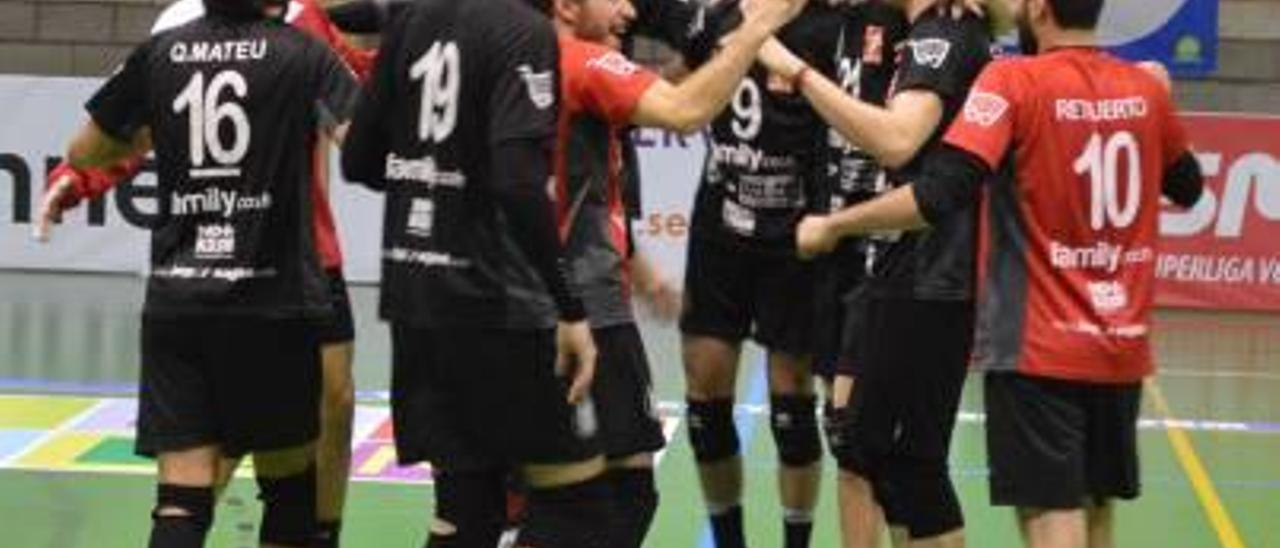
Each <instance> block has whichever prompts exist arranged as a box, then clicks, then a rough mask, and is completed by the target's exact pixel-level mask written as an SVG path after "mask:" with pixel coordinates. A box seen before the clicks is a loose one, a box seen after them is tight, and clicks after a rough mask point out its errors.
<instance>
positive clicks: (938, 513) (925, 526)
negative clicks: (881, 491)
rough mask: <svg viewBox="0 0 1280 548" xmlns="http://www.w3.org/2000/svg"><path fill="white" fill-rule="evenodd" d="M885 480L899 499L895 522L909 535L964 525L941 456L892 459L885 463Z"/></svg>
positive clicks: (919, 535)
mask: <svg viewBox="0 0 1280 548" xmlns="http://www.w3.org/2000/svg"><path fill="white" fill-rule="evenodd" d="M886 472H887V473H886V476H887V477H886V481H887V482H888V483H889V484H890V485H891V486H892V487H891V489H892V491H893V493H894V498H895V499H896V500H898V501H899V502H900V504H898V506H899V510H900V512H899V513H900V514H901V515H900V516H897V517H898V518H900V519H899V521H898V522H896V523H897V524H899V525H905V526H906V527H907V529H908V530H909V531H911V538H915V539H926V538H930V537H936V536H938V535H941V534H944V533H948V532H951V531H954V530H956V529H959V528H961V527H964V515H963V513H962V512H961V510H960V501H959V499H958V498H957V497H956V491H955V487H954V485H952V483H951V476H950V475H948V474H947V463H946V461H945V460H942V459H918V458H910V457H907V458H903V459H895V461H894V463H893V464H890V465H888V466H887V467H886Z"/></svg>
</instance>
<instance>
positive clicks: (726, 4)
mask: <svg viewBox="0 0 1280 548" xmlns="http://www.w3.org/2000/svg"><path fill="white" fill-rule="evenodd" d="M738 4H739V2H738V0H721V1H720V2H717V3H716V4H715V5H713V6H711V7H709V8H707V9H706V11H705V12H704V13H705V17H704V19H703V21H702V23H703V24H702V25H700V26H699V28H697V29H694V32H691V33H690V34H689V36H688V39H687V40H686V41H685V43H684V47H683V48H682V49H681V50H680V54H681V55H683V56H684V62H685V65H688V66H689V68H694V69H696V68H698V67H700V66H702V65H704V64H706V62H707V61H710V60H711V56H712V55H715V53H716V49H717V48H718V47H720V39H721V38H723V37H724V36H725V35H728V34H729V33H731V32H733V31H734V30H735V29H737V28H738V27H739V26H741V25H742V10H740V9H739V8H738Z"/></svg>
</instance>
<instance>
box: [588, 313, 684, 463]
mask: <svg viewBox="0 0 1280 548" xmlns="http://www.w3.org/2000/svg"><path fill="white" fill-rule="evenodd" d="M592 334H593V335H594V337H595V340H596V349H597V350H598V351H599V359H598V364H597V366H596V379H595V383H594V384H592V385H591V397H592V398H593V399H594V400H595V404H596V413H597V415H598V416H599V419H600V443H601V445H602V446H603V447H604V454H605V456H607V457H609V458H611V459H616V458H622V457H628V456H631V455H635V454H639V453H648V452H653V451H657V450H659V449H662V448H663V447H665V446H666V444H667V440H666V437H665V436H663V435H662V421H660V420H659V419H658V415H657V409H655V408H654V405H653V377H652V376H651V374H650V372H649V359H648V357H646V356H645V351H644V341H643V340H642V339H641V338H640V331H639V330H638V329H636V325H635V324H625V325H617V326H612V327H605V328H602V329H596V330H593V331H592Z"/></svg>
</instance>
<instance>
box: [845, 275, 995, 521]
mask: <svg viewBox="0 0 1280 548" xmlns="http://www.w3.org/2000/svg"><path fill="white" fill-rule="evenodd" d="M867 313H868V316H867V321H868V330H867V335H866V343H865V346H866V351H867V362H866V364H865V366H864V367H863V368H862V369H861V374H860V375H858V377H857V381H856V382H855V383H854V387H853V394H852V396H851V397H850V400H849V407H848V409H847V410H846V413H847V415H846V421H845V423H844V424H845V426H846V428H847V430H846V431H845V432H844V435H845V437H846V439H847V440H849V443H848V444H847V445H846V446H845V450H844V454H842V455H837V457H838V460H839V461H840V464H841V467H842V468H845V469H846V470H851V471H853V472H856V473H858V474H859V475H862V476H863V477H866V478H868V479H869V480H870V481H871V483H872V486H873V487H874V488H875V490H876V494H877V498H880V499H881V504H882V505H884V506H885V507H889V506H890V504H889V501H885V500H883V493H885V492H888V491H890V490H891V486H888V485H884V484H882V483H880V482H881V481H882V479H883V470H884V467H885V466H886V465H887V464H891V463H892V462H893V461H895V460H897V461H901V460H910V461H935V462H936V461H939V460H941V461H942V462H946V459H947V455H948V453H949V451H950V447H951V431H952V429H953V428H954V427H955V421H956V411H957V410H958V408H959V406H960V395H961V391H962V390H963V388H964V381H965V376H966V374H967V373H968V360H969V350H970V347H971V341H972V338H973V337H972V334H973V307H972V303H970V302H967V301H965V302H947V301H917V300H910V299H877V298H873V299H871V300H869V301H868V304H867Z"/></svg>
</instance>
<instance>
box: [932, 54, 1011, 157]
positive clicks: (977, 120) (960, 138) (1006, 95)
mask: <svg viewBox="0 0 1280 548" xmlns="http://www.w3.org/2000/svg"><path fill="white" fill-rule="evenodd" d="M1018 91H1019V90H1018V86H1017V84H1016V80H1015V79H1014V78H1013V70H1012V66H1011V65H1010V64H1009V63H1007V62H1001V61H996V62H994V63H991V64H990V65H988V66H987V68H986V69H985V70H983V71H982V74H980V75H979V76H978V80H977V82H975V83H974V85H973V89H972V90H971V91H970V92H969V98H968V100H966V101H965V104H964V112H963V113H962V114H961V115H960V116H957V117H956V119H955V121H954V122H952V123H951V127H950V128H949V129H948V130H947V136H946V143H947V144H949V145H951V146H954V147H956V148H959V149H961V150H964V151H967V152H970V153H972V154H973V155H975V156H977V157H979V158H982V160H983V161H984V162H986V163H987V167H989V168H991V169H992V171H995V170H997V169H999V167H1000V162H1001V161H1002V160H1004V156H1005V152H1006V151H1008V149H1009V146H1010V145H1011V144H1012V143H1013V135H1014V131H1015V126H1016V122H1017V120H1016V118H1017V105H1018V102H1019V100H1020V95H1021V94H1020V93H1018Z"/></svg>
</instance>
